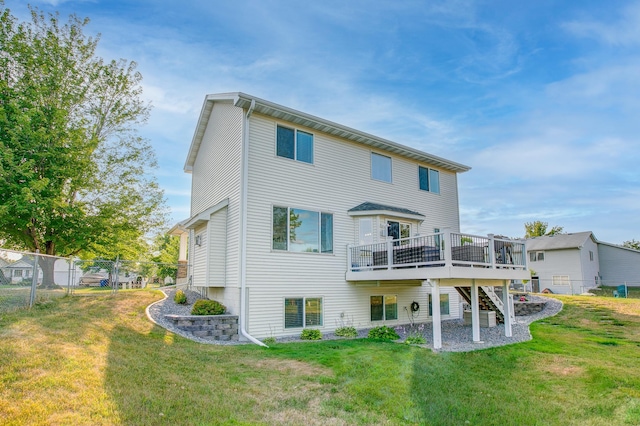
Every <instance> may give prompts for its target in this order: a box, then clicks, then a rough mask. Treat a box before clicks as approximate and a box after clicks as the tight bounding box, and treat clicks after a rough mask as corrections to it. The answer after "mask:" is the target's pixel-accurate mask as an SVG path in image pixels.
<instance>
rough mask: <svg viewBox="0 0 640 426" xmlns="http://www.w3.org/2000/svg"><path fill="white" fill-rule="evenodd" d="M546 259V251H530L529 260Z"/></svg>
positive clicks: (540, 260)
mask: <svg viewBox="0 0 640 426" xmlns="http://www.w3.org/2000/svg"><path fill="white" fill-rule="evenodd" d="M543 260H544V252H543V251H530V252H529V262H536V261H538V262H542V261H543Z"/></svg>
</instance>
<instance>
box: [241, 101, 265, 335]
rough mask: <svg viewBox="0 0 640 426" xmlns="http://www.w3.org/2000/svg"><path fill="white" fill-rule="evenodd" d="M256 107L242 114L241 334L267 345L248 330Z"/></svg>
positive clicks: (252, 105)
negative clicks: (251, 148)
mask: <svg viewBox="0 0 640 426" xmlns="http://www.w3.org/2000/svg"><path fill="white" fill-rule="evenodd" d="M254 107H255V101H251V106H250V107H249V109H248V110H247V113H246V114H243V115H242V128H243V129H242V130H243V131H242V133H243V135H242V162H241V164H240V167H241V169H240V181H241V182H240V193H241V194H240V271H239V274H240V315H239V317H238V322H239V323H240V324H239V325H240V327H239V328H240V334H242V335H243V336H244V337H246V338H247V339H249V340H250V341H251V342H253V343H255V344H256V345H260V346H265V347H267V345H265V344H264V343H262V342H261V341H259V340H258V339H256V338H255V337H253V336H251V335H250V334H249V333H248V332H247V298H248V294H247V293H248V292H249V289H248V288H247V204H248V201H247V194H248V192H249V117H251V113H252V112H253V109H254Z"/></svg>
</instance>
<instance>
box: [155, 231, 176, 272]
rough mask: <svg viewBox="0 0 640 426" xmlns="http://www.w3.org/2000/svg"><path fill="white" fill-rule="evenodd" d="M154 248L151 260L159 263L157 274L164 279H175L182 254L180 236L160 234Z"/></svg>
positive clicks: (156, 238)
mask: <svg viewBox="0 0 640 426" xmlns="http://www.w3.org/2000/svg"><path fill="white" fill-rule="evenodd" d="M153 249H154V252H153V257H152V258H151V261H153V262H155V263H156V264H157V276H158V277H160V278H162V279H163V280H164V279H165V278H166V277H172V278H174V279H175V278H176V274H177V272H178V258H179V256H180V237H176V236H173V235H167V234H158V235H157V236H156V237H155V239H154V241H153Z"/></svg>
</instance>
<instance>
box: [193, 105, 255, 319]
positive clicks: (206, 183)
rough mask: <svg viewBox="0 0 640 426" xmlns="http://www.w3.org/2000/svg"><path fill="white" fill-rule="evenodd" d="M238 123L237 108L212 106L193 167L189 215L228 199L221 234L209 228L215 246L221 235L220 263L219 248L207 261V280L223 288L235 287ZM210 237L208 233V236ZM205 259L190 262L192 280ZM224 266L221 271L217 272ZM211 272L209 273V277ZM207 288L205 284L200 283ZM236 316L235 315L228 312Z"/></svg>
mask: <svg viewBox="0 0 640 426" xmlns="http://www.w3.org/2000/svg"><path fill="white" fill-rule="evenodd" d="M242 120H243V111H242V109H241V108H237V107H234V106H232V105H230V104H224V103H216V104H215V105H214V107H213V109H212V111H211V117H210V119H209V122H208V125H207V129H206V131H205V134H204V136H203V138H202V143H201V145H200V149H199V151H198V156H197V158H196V161H195V163H194V165H193V172H192V175H193V176H192V190H191V194H192V195H191V214H192V216H193V215H196V214H198V213H200V212H202V211H205V210H207V209H208V208H210V207H212V206H215V205H216V204H217V203H219V202H221V201H222V200H224V199H229V205H228V207H227V209H225V210H227V212H226V215H227V217H228V219H227V223H226V230H225V231H222V230H221V228H220V226H221V224H220V223H215V224H210V226H214V227H216V229H215V230H212V232H214V233H215V234H216V235H215V238H214V241H215V242H219V239H218V236H219V235H220V236H221V235H225V236H226V242H225V250H224V252H225V253H224V256H225V257H224V259H219V258H218V257H217V256H219V255H222V252H221V249H220V247H215V248H211V247H210V248H209V250H210V251H209V252H208V260H209V261H211V260H213V259H214V258H215V259H216V260H215V261H214V264H213V270H214V271H215V272H214V273H213V274H212V275H210V277H211V278H212V279H214V280H215V281H214V284H213V285H219V280H220V279H223V280H224V285H226V286H232V287H233V286H238V285H239V265H240V263H239V239H240V165H241V155H242ZM209 235H210V236H211V235H212V234H211V233H210V234H209ZM205 261H206V257H205V258H203V257H200V258H198V257H197V256H196V259H195V260H194V261H193V267H194V277H196V275H197V278H198V280H202V279H204V278H201V277H204V276H206V274H205V275H200V274H196V273H195V271H200V269H201V268H202V267H203V266H202V265H201V264H200V262H205ZM221 262H223V263H224V271H223V270H222V269H221V268H222V264H221ZM211 272H212V271H211V270H209V273H211ZM202 285H208V283H202ZM232 313H234V314H235V313H237V312H232Z"/></svg>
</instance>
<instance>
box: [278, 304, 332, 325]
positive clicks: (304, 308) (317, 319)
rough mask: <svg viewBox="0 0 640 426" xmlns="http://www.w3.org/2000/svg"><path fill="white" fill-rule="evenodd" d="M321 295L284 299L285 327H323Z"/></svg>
mask: <svg viewBox="0 0 640 426" xmlns="http://www.w3.org/2000/svg"><path fill="white" fill-rule="evenodd" d="M322 317H323V315H322V298H321V297H291V298H285V299H284V328H304V327H316V326H318V327H321V326H322V325H323V320H322Z"/></svg>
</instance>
